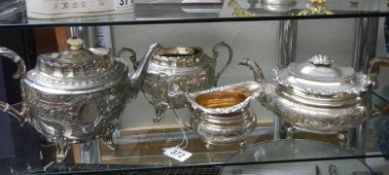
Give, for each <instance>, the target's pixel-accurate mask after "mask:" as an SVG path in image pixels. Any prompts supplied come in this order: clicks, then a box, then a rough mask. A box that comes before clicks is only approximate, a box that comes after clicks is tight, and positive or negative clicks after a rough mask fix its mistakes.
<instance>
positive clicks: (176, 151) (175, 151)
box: [163, 147, 192, 162]
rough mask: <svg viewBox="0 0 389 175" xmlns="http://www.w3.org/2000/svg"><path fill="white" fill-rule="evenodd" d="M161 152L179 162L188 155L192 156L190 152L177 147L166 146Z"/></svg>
mask: <svg viewBox="0 0 389 175" xmlns="http://www.w3.org/2000/svg"><path fill="white" fill-rule="evenodd" d="M163 154H164V155H166V156H168V157H170V158H173V159H176V160H178V161H181V162H184V161H185V160H187V159H188V158H189V157H191V156H192V153H190V152H188V151H185V150H183V149H181V148H178V147H173V148H168V149H166V150H165V152H164V153H163Z"/></svg>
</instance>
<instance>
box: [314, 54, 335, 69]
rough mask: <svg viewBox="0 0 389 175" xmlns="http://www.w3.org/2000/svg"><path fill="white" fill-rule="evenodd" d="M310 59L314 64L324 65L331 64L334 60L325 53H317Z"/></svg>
mask: <svg viewBox="0 0 389 175" xmlns="http://www.w3.org/2000/svg"><path fill="white" fill-rule="evenodd" d="M308 61H309V62H310V63H312V64H313V65H323V66H331V64H332V63H333V62H334V60H333V59H330V58H328V57H327V56H325V55H315V56H313V57H312V58H311V59H309V60H308Z"/></svg>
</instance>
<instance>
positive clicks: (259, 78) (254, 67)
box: [238, 58, 265, 84]
mask: <svg viewBox="0 0 389 175" xmlns="http://www.w3.org/2000/svg"><path fill="white" fill-rule="evenodd" d="M238 64H239V65H242V66H247V67H249V68H250V70H251V71H253V73H254V80H255V81H256V82H258V83H260V84H262V83H265V77H264V76H263V71H262V69H261V67H259V65H258V64H257V63H256V62H255V61H252V60H250V59H248V58H243V59H242V60H241V61H240V62H239V63H238Z"/></svg>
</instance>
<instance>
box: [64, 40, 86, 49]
mask: <svg viewBox="0 0 389 175" xmlns="http://www.w3.org/2000/svg"><path fill="white" fill-rule="evenodd" d="M67 43H68V44H69V46H70V50H74V51H77V50H80V48H81V47H82V45H83V44H84V41H83V40H82V39H80V38H69V39H68V41H67Z"/></svg>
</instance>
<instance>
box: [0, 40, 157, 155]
mask: <svg viewBox="0 0 389 175" xmlns="http://www.w3.org/2000/svg"><path fill="white" fill-rule="evenodd" d="M68 43H69V45H70V48H69V49H68V50H66V51H64V52H62V53H48V54H42V55H39V56H38V59H37V65H36V67H35V68H34V69H32V70H30V71H28V72H26V66H25V64H24V61H23V59H22V58H21V57H20V56H19V55H17V54H16V53H15V52H13V51H12V50H9V49H7V48H4V47H0V55H1V56H5V57H8V58H10V59H12V60H13V61H14V62H15V63H16V64H17V65H18V71H17V73H16V74H15V75H14V78H20V79H21V80H20V82H21V83H20V84H21V91H22V97H23V109H22V111H18V110H16V109H14V108H12V107H11V106H10V105H9V104H7V103H4V102H1V101H0V110H2V111H5V112H8V113H10V114H12V115H13V116H16V117H18V118H19V119H20V120H21V122H22V123H23V122H24V121H26V122H29V123H31V124H32V125H33V126H34V128H35V129H36V130H37V131H38V132H39V133H40V134H42V135H43V136H45V137H46V139H47V140H48V141H50V142H53V143H55V144H56V145H57V161H58V162H62V161H63V160H64V159H65V157H66V154H67V152H68V150H69V148H70V147H69V146H70V144H71V143H80V142H87V141H90V140H93V139H97V138H100V137H103V138H104V140H105V142H106V144H107V145H109V146H110V147H111V148H112V149H115V148H116V145H115V144H114V143H113V141H112V132H113V131H114V129H115V128H116V127H117V125H118V118H119V115H120V114H121V112H122V111H123V109H124V107H125V105H126V102H127V101H128V99H129V98H131V99H132V98H133V97H135V96H136V95H137V93H138V92H139V90H140V87H141V86H140V85H141V84H142V82H143V80H144V74H145V70H146V69H145V68H146V66H147V63H148V60H149V58H150V56H151V55H152V53H153V51H154V49H156V48H157V47H158V44H155V45H153V46H152V47H151V48H150V50H149V52H148V53H147V55H146V56H145V58H144V59H143V61H142V63H141V65H140V68H139V70H138V71H137V72H136V73H135V74H134V75H132V76H131V77H130V78H129V77H128V67H127V65H126V64H125V63H124V62H123V61H122V59H119V58H115V57H113V56H112V54H111V51H110V49H107V48H90V49H84V48H82V45H83V40H81V39H77V38H71V39H69V40H68Z"/></svg>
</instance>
